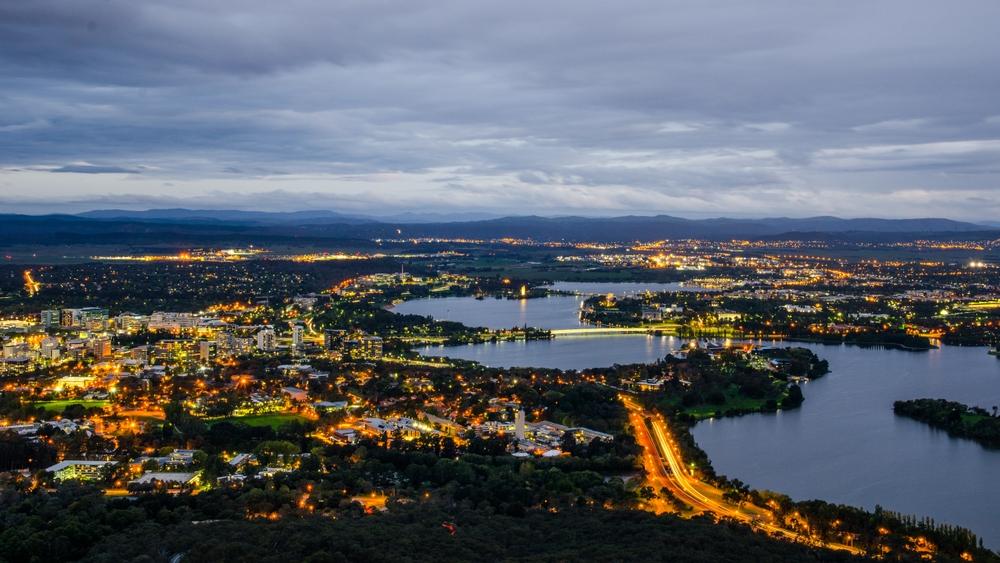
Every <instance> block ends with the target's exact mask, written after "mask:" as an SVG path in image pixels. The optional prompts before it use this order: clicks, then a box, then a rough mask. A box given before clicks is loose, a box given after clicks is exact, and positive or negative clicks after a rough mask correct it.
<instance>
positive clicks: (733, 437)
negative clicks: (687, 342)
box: [396, 284, 1000, 549]
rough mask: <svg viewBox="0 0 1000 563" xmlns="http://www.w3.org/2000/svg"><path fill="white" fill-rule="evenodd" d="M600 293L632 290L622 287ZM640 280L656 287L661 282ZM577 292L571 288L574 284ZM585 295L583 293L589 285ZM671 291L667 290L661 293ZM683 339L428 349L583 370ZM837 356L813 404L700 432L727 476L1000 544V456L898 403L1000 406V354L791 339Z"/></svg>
mask: <svg viewBox="0 0 1000 563" xmlns="http://www.w3.org/2000/svg"><path fill="white" fill-rule="evenodd" d="M586 285H587V286H591V289H593V290H594V291H593V293H608V292H614V291H615V286H618V288H617V289H618V290H620V291H625V290H626V289H625V288H623V287H621V286H622V285H623V284H606V285H603V287H592V286H595V285H597V284H586ZM627 285H629V286H632V285H640V286H643V287H642V288H638V289H635V291H643V290H644V288H646V287H648V288H649V289H651V290H653V291H657V290H658V289H656V288H655V286H656V285H664V284H627ZM567 290H569V289H567ZM580 291H583V290H580ZM660 291H663V290H660ZM582 299H583V298H582V297H579V296H558V297H555V296H554V297H548V298H544V299H531V300H525V301H511V300H494V299H485V300H482V301H477V300H475V299H472V298H444V299H425V300H419V301H412V302H408V303H404V304H402V305H401V306H399V307H397V309H396V310H397V311H399V312H407V313H417V314H423V315H432V316H434V317H435V318H438V319H448V320H455V321H460V322H463V323H466V324H469V325H475V326H489V327H494V328H503V327H510V326H514V325H523V324H527V325H529V326H537V327H543V328H571V327H574V326H579V324H580V323H579V318H578V310H579V306H580V303H581V302H582ZM682 344H683V343H682V342H681V341H680V340H678V339H675V338H672V337H653V336H645V335H622V336H582V337H560V338H556V339H554V340H551V341H535V342H505V343H497V344H483V345H475V346H459V347H452V348H445V347H427V348H424V349H421V350H420V351H421V352H422V353H424V354H427V355H447V356H451V357H456V358H464V359H470V360H476V361H479V362H481V363H483V364H485V365H489V366H497V367H504V366H537V367H556V368H563V369H582V368H587V367H601V366H608V365H612V364H615V363H634V362H649V361H653V360H655V359H656V358H659V357H662V356H663V355H665V354H667V353H668V352H669V351H671V350H675V349H677V348H679V347H680V346H681V345H682ZM789 345H794V346H805V347H807V348H810V349H812V350H814V351H815V352H816V353H817V354H819V355H820V356H821V357H822V358H825V359H827V360H829V362H830V367H831V370H832V371H831V373H830V374H829V375H827V376H826V377H824V378H822V379H819V380H816V381H812V382H810V383H808V384H806V385H805V387H804V389H803V392H804V393H805V396H806V401H805V403H804V404H803V406H802V408H800V409H796V410H791V411H784V412H781V413H777V414H768V415H762V414H755V415H748V416H743V417H739V418H727V419H718V420H711V421H706V422H702V423H700V424H698V425H697V426H696V427H695V429H694V436H695V438H696V439H697V440H698V443H699V444H700V445H701V446H702V447H703V448H704V449H705V451H707V452H708V454H709V456H710V457H711V459H712V463H713V465H714V466H715V468H716V470H717V471H718V472H719V473H722V474H725V475H728V476H730V477H736V478H739V479H741V480H742V481H744V482H746V483H748V484H750V485H751V486H752V487H755V488H763V489H772V490H775V491H780V492H783V493H786V494H788V495H790V496H792V497H793V498H795V499H799V500H804V499H812V498H819V499H823V500H826V501H830V502H837V503H844V504H851V505H855V506H861V507H864V508H868V509H871V508H874V506H875V505H876V504H880V505H882V506H884V507H886V508H888V509H892V510H896V511H898V512H903V513H911V514H916V515H918V516H931V517H933V518H935V519H936V520H937V521H938V522H949V523H952V524H957V525H961V526H965V527H968V528H970V529H972V530H973V531H974V532H976V533H977V534H979V535H980V536H981V537H982V538H983V541H984V542H985V543H986V544H987V545H988V546H989V547H991V548H993V549H998V548H1000V483H998V482H997V477H998V476H1000V452H997V451H990V450H986V449H984V448H982V447H981V446H979V445H978V444H976V443H975V442H971V441H967V440H960V439H953V438H949V437H948V435H947V434H945V433H943V432H940V431H936V430H933V429H931V428H929V427H927V426H926V425H924V424H921V423H918V422H914V421H911V420H908V419H903V418H898V417H896V416H895V415H893V413H892V402H893V401H895V400H899V399H913V398H919V397H933V398H943V399H951V400H955V401H960V402H963V403H966V404H972V405H978V406H982V407H984V408H991V407H992V406H993V405H1000V360H998V359H997V358H995V357H993V356H990V355H988V354H987V353H986V351H985V349H983V348H958V347H944V348H941V349H939V350H932V351H929V352H903V351H897V350H883V349H865V348H858V347H852V346H829V345H822V344H803V343H789Z"/></svg>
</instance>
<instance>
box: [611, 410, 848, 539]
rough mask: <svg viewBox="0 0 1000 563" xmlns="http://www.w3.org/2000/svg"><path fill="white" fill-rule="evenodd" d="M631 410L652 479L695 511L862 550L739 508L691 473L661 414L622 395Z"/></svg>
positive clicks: (662, 506)
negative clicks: (815, 536) (790, 528)
mask: <svg viewBox="0 0 1000 563" xmlns="http://www.w3.org/2000/svg"><path fill="white" fill-rule="evenodd" d="M621 397H622V401H623V402H624V403H625V407H626V408H627V409H628V411H629V421H630V422H631V424H632V428H633V429H634V431H635V436H636V441H637V442H638V444H639V445H640V446H642V448H643V449H644V450H645V455H644V456H643V460H644V465H645V466H646V472H647V474H648V476H649V480H650V481H651V482H652V483H653V484H654V485H656V486H658V487H666V488H667V489H668V490H670V491H671V492H672V493H673V494H674V496H676V497H677V498H678V499H679V500H681V501H682V502H683V503H685V504H688V505H690V506H691V507H692V509H693V510H692V512H694V513H705V512H707V513H711V514H714V515H716V516H718V517H725V518H732V519H734V520H739V521H741V522H744V523H747V524H750V526H752V527H754V528H757V529H760V530H763V531H765V532H768V533H769V534H771V535H776V536H781V537H784V538H786V539H789V540H792V541H800V542H801V541H805V542H807V543H811V544H815V545H822V546H823V547H826V548H828V549H838V550H844V551H849V552H851V553H854V554H856V555H860V554H861V553H862V552H861V550H859V549H857V548H854V547H851V546H847V545H843V544H839V543H822V542H819V540H816V539H811V538H808V537H807V536H803V535H802V534H801V533H799V532H795V531H792V530H789V529H786V528H782V527H780V526H776V525H774V524H771V523H770V522H766V521H764V520H770V519H772V515H771V513H770V512H768V511H766V510H764V509H762V508H760V507H757V506H754V505H750V504H746V505H742V506H740V507H737V506H734V505H732V504H729V503H728V502H726V501H724V500H722V491H721V490H719V489H718V488H717V487H715V486H713V485H711V484H708V483H705V482H702V481H699V480H697V479H695V478H693V477H691V476H690V475H689V474H688V471H687V469H685V467H684V463H683V460H682V459H681V455H680V452H679V450H678V449H677V446H676V444H674V442H673V439H672V438H671V437H670V434H669V432H668V431H667V426H666V422H665V421H664V420H663V418H662V417H660V416H659V415H652V414H650V413H647V412H645V411H644V410H643V409H642V407H641V406H640V405H639V404H637V403H636V402H635V401H633V400H632V399H631V398H629V397H628V396H626V395H621ZM652 508H653V509H654V511H656V512H662V511H664V510H665V503H664V501H660V502H659V503H657V502H656V501H654V502H653V505H652Z"/></svg>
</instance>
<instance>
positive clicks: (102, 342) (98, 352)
mask: <svg viewBox="0 0 1000 563" xmlns="http://www.w3.org/2000/svg"><path fill="white" fill-rule="evenodd" d="M112 354H113V353H112V350H111V339H110V338H98V339H96V340H94V357H95V358H97V359H98V360H107V359H109V358H111V357H112Z"/></svg>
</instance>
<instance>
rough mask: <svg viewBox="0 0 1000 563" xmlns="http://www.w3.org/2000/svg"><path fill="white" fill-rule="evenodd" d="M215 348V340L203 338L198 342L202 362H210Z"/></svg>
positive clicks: (199, 357)
mask: <svg viewBox="0 0 1000 563" xmlns="http://www.w3.org/2000/svg"><path fill="white" fill-rule="evenodd" d="M214 348H215V342H212V341H211V340H202V341H201V342H198V359H200V360H201V361H202V362H205V363H207V362H210V361H211V360H212V352H213V350H214Z"/></svg>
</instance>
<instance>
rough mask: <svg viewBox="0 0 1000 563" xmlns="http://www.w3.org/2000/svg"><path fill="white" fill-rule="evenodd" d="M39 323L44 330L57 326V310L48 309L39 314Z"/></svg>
mask: <svg viewBox="0 0 1000 563" xmlns="http://www.w3.org/2000/svg"><path fill="white" fill-rule="evenodd" d="M39 322H40V323H41V324H42V326H44V327H45V328H50V327H54V326H59V309H48V310H45V311H42V312H41V313H40V314H39Z"/></svg>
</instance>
